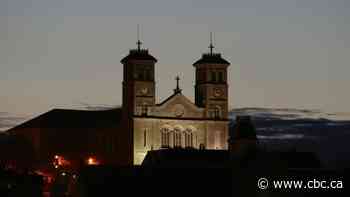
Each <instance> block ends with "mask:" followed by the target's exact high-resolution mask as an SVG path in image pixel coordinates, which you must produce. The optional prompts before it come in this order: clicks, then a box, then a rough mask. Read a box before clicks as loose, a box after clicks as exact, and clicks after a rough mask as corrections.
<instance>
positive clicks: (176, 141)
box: [174, 129, 181, 147]
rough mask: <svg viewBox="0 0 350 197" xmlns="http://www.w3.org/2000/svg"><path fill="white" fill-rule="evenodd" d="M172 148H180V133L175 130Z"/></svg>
mask: <svg viewBox="0 0 350 197" xmlns="http://www.w3.org/2000/svg"><path fill="white" fill-rule="evenodd" d="M174 147H181V132H180V130H179V129H175V132H174Z"/></svg>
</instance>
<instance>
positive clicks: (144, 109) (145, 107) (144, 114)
mask: <svg viewBox="0 0 350 197" xmlns="http://www.w3.org/2000/svg"><path fill="white" fill-rule="evenodd" d="M147 112H148V108H147V106H146V105H143V106H142V111H141V115H142V116H147Z"/></svg>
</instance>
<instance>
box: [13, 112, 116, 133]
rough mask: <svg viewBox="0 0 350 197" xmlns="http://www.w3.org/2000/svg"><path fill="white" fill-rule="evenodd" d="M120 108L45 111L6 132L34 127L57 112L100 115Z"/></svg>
mask: <svg viewBox="0 0 350 197" xmlns="http://www.w3.org/2000/svg"><path fill="white" fill-rule="evenodd" d="M121 110H122V108H121V107H118V108H112V109H105V110H79V109H58V108H56V109H52V110H50V111H47V112H45V113H43V114H40V115H39V116H36V117H34V118H32V119H30V120H28V121H26V122H24V123H22V124H19V125H17V126H15V127H12V128H10V129H8V130H7V131H6V132H9V133H11V132H12V131H13V130H16V129H19V128H27V127H28V126H30V125H34V124H35V123H37V122H39V121H40V120H42V119H43V118H45V117H47V116H48V115H50V114H52V113H57V112H65V113H67V112H68V113H69V112H80V113H89V114H92V113H101V112H111V111H120V112H121ZM116 121H118V119H117V118H116ZM28 128H30V127H28Z"/></svg>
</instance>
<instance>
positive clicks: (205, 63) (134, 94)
mask: <svg viewBox="0 0 350 197" xmlns="http://www.w3.org/2000/svg"><path fill="white" fill-rule="evenodd" d="M121 62H122V64H123V66H124V67H123V68H124V80H123V118H124V121H123V122H124V123H125V126H124V128H125V129H124V136H127V138H129V139H128V143H129V146H128V148H129V153H130V154H129V155H130V157H129V160H131V161H129V162H128V163H132V164H140V163H141V162H142V161H143V159H144V157H145V155H146V153H147V151H149V150H157V149H161V148H196V149H200V148H205V149H227V148H228V134H229V133H228V130H229V128H228V84H227V68H228V66H229V62H227V61H226V60H224V59H223V58H221V55H220V54H214V53H212V52H211V53H208V54H203V56H202V58H201V59H200V60H198V61H197V62H195V63H194V64H193V66H194V67H195V70H196V71H195V75H196V85H195V103H193V102H191V101H190V100H189V99H188V98H186V97H185V96H184V95H183V94H182V92H181V89H180V88H179V83H177V87H176V88H175V89H174V93H173V94H172V95H171V96H170V97H169V98H167V99H166V100H165V101H163V102H162V103H159V104H156V103H155V100H156V99H155V98H156V95H155V92H156V91H155V87H156V85H155V75H154V73H155V63H156V62H157V60H156V58H154V57H153V56H151V55H150V54H149V53H148V50H144V49H140V48H139V49H135V50H130V53H129V55H128V56H126V57H125V58H123V59H122V61H121ZM177 82H179V78H177Z"/></svg>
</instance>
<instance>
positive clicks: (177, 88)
mask: <svg viewBox="0 0 350 197" xmlns="http://www.w3.org/2000/svg"><path fill="white" fill-rule="evenodd" d="M175 80H176V89H174V92H175V93H179V92H181V89H180V85H179V81H180V77H179V76H176V78H175Z"/></svg>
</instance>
